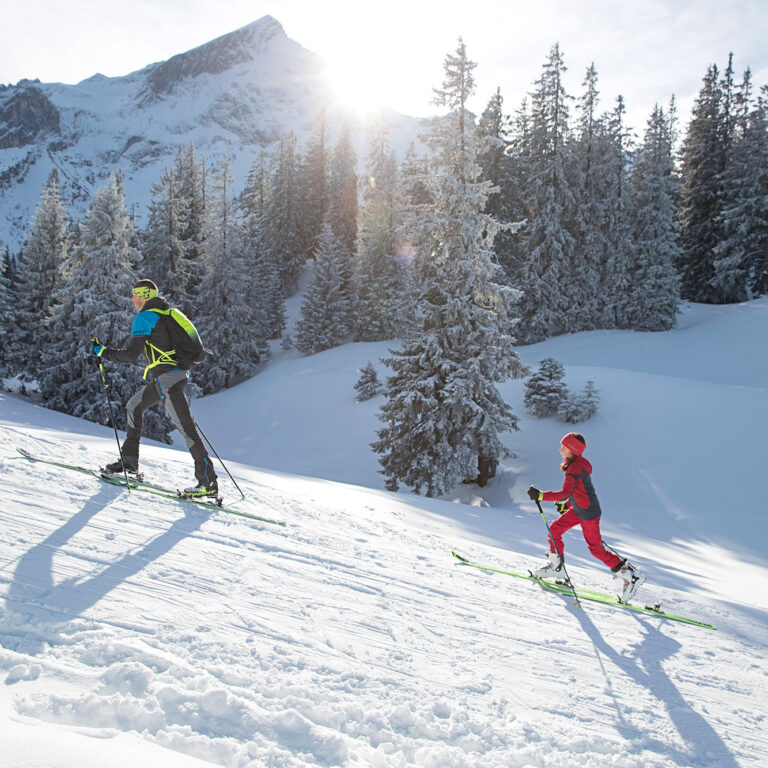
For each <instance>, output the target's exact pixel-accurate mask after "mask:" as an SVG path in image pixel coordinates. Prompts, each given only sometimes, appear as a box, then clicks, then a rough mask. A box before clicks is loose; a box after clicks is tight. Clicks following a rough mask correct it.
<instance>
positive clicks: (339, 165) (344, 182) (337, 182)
mask: <svg viewBox="0 0 768 768" xmlns="http://www.w3.org/2000/svg"><path fill="white" fill-rule="evenodd" d="M356 169H357V157H356V156H355V149H354V147H353V145H352V134H351V130H350V126H349V124H348V123H347V122H344V123H343V124H342V126H341V133H340V134H339V138H338V141H337V142H336V146H335V147H334V150H333V156H332V158H331V165H330V175H329V208H328V216H329V221H330V222H331V228H332V229H333V233H334V234H335V235H336V237H337V238H338V239H339V242H340V243H341V246H342V248H344V249H345V250H346V252H347V253H348V254H349V258H350V259H351V258H352V254H353V253H354V252H355V245H356V243H357V196H358V184H357V170H356Z"/></svg>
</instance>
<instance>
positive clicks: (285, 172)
mask: <svg viewBox="0 0 768 768" xmlns="http://www.w3.org/2000/svg"><path fill="white" fill-rule="evenodd" d="M300 159H301V158H300V157H299V154H298V149H297V144H296V136H295V135H294V134H293V133H290V134H289V135H288V136H286V137H285V138H284V139H282V141H281V142H280V144H279V146H278V147H277V148H276V149H275V150H274V151H273V153H272V155H271V157H270V168H269V178H268V184H267V195H266V201H265V208H266V210H265V215H264V216H263V218H262V222H261V237H262V248H263V250H264V253H265V255H266V256H267V258H268V259H270V261H272V262H273V263H274V264H276V265H278V269H279V271H280V283H281V288H282V291H283V295H284V296H291V295H293V294H294V293H295V292H296V289H297V287H298V284H299V275H300V274H301V271H302V269H303V268H304V264H305V262H306V258H307V255H308V254H307V252H306V251H305V240H306V235H305V233H304V223H305V222H304V215H303V211H302V193H301V184H302V181H301V177H300V174H299V168H300V165H299V163H300Z"/></svg>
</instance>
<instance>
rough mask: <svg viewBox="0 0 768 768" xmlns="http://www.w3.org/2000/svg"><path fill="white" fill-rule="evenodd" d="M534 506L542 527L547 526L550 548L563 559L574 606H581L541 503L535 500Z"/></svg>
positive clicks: (564, 571)
mask: <svg viewBox="0 0 768 768" xmlns="http://www.w3.org/2000/svg"><path fill="white" fill-rule="evenodd" d="M536 506H537V507H538V508H539V513H540V514H541V519H542V520H543V521H544V525H546V526H547V534H548V535H549V540H550V541H551V542H552V546H553V547H554V548H555V552H557V554H558V555H560V557H562V558H563V573H564V574H565V578H566V580H567V582H568V586H569V587H570V588H571V592H573V596H574V598H575V599H576V605H581V600H579V596H578V595H577V594H576V590H575V589H574V588H573V582H572V581H571V577H570V576H569V575H568V570H567V569H566V567H565V555H564V554H563V553H562V552H561V551H560V550H559V549H558V548H557V543H556V542H555V539H554V537H553V536H552V531H551V530H550V528H549V523H548V522H547V518H546V516H545V515H544V510H543V509H542V508H541V503H540V502H539V500H538V499H536Z"/></svg>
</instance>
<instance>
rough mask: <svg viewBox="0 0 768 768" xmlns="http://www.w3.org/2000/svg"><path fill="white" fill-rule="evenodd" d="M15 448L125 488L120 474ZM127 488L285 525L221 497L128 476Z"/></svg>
mask: <svg viewBox="0 0 768 768" xmlns="http://www.w3.org/2000/svg"><path fill="white" fill-rule="evenodd" d="M16 450H17V451H18V452H19V453H20V454H21V455H22V456H24V458H27V459H29V460H30V461H37V462H41V463H42V464H50V465H51V466H53V467H61V468H62V469H69V470H72V471H74V472H82V473H83V474H86V475H91V476H93V477H95V478H97V479H99V480H102V481H103V482H105V483H109V484H110V485H116V486H119V487H121V488H126V484H125V478H124V477H123V476H122V475H119V476H118V475H112V474H109V473H108V472H104V471H103V470H97V469H91V468H89V467H80V466H77V465H75V464H65V463H63V462H59V461H53V460H51V459H43V458H40V457H39V456H33V455H32V454H31V453H29V451H26V450H24V449H23V448H17V449H16ZM128 490H130V491H138V492H140V493H148V494H151V495H152V496H158V497H160V498H164V499H171V500H172V501H181V502H183V503H185V504H195V505H196V506H198V507H210V508H211V509H214V510H218V511H219V512H226V513H227V514H230V515H238V516H239V517H247V518H249V519H251V520H258V521H260V522H262V523H270V524H271V525H280V526H284V525H285V522H283V521H282V520H271V519H270V518H268V517H261V516H260V515H254V514H251V513H250V512H243V511H241V510H239V509H231V508H230V507H225V506H223V502H222V500H221V498H218V497H211V498H210V500H205V499H201V498H189V497H186V496H183V495H181V494H180V492H179V491H174V490H172V489H170V488H165V487H163V486H161V485H154V484H153V483H148V482H145V481H144V480H140V479H131V477H130V476H129V480H128Z"/></svg>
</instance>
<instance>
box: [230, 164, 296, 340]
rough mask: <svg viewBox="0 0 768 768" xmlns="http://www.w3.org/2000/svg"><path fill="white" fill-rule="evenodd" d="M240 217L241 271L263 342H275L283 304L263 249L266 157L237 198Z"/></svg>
mask: <svg viewBox="0 0 768 768" xmlns="http://www.w3.org/2000/svg"><path fill="white" fill-rule="evenodd" d="M240 215H241V217H242V220H243V221H242V258H243V268H244V270H245V274H246V275H247V279H248V280H249V281H250V283H251V287H252V289H253V292H254V296H253V298H254V301H255V302H256V303H257V305H258V314H259V317H260V318H261V320H260V321H259V325H260V326H261V327H262V328H264V332H265V335H266V338H270V339H278V338H280V336H281V334H282V333H283V330H284V329H285V324H286V317H285V300H284V297H283V291H282V285H281V280H280V268H279V265H278V263H277V262H276V261H275V255H276V254H275V251H274V249H270V248H268V247H266V244H265V238H264V232H265V230H266V228H267V222H266V218H265V217H266V216H267V215H268V207H267V168H266V156H265V155H264V153H263V152H262V154H261V157H260V158H259V159H258V160H257V161H256V162H255V163H254V164H253V166H252V167H251V170H250V172H249V174H248V178H247V179H246V183H245V187H244V189H243V192H242V194H241V195H240Z"/></svg>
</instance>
